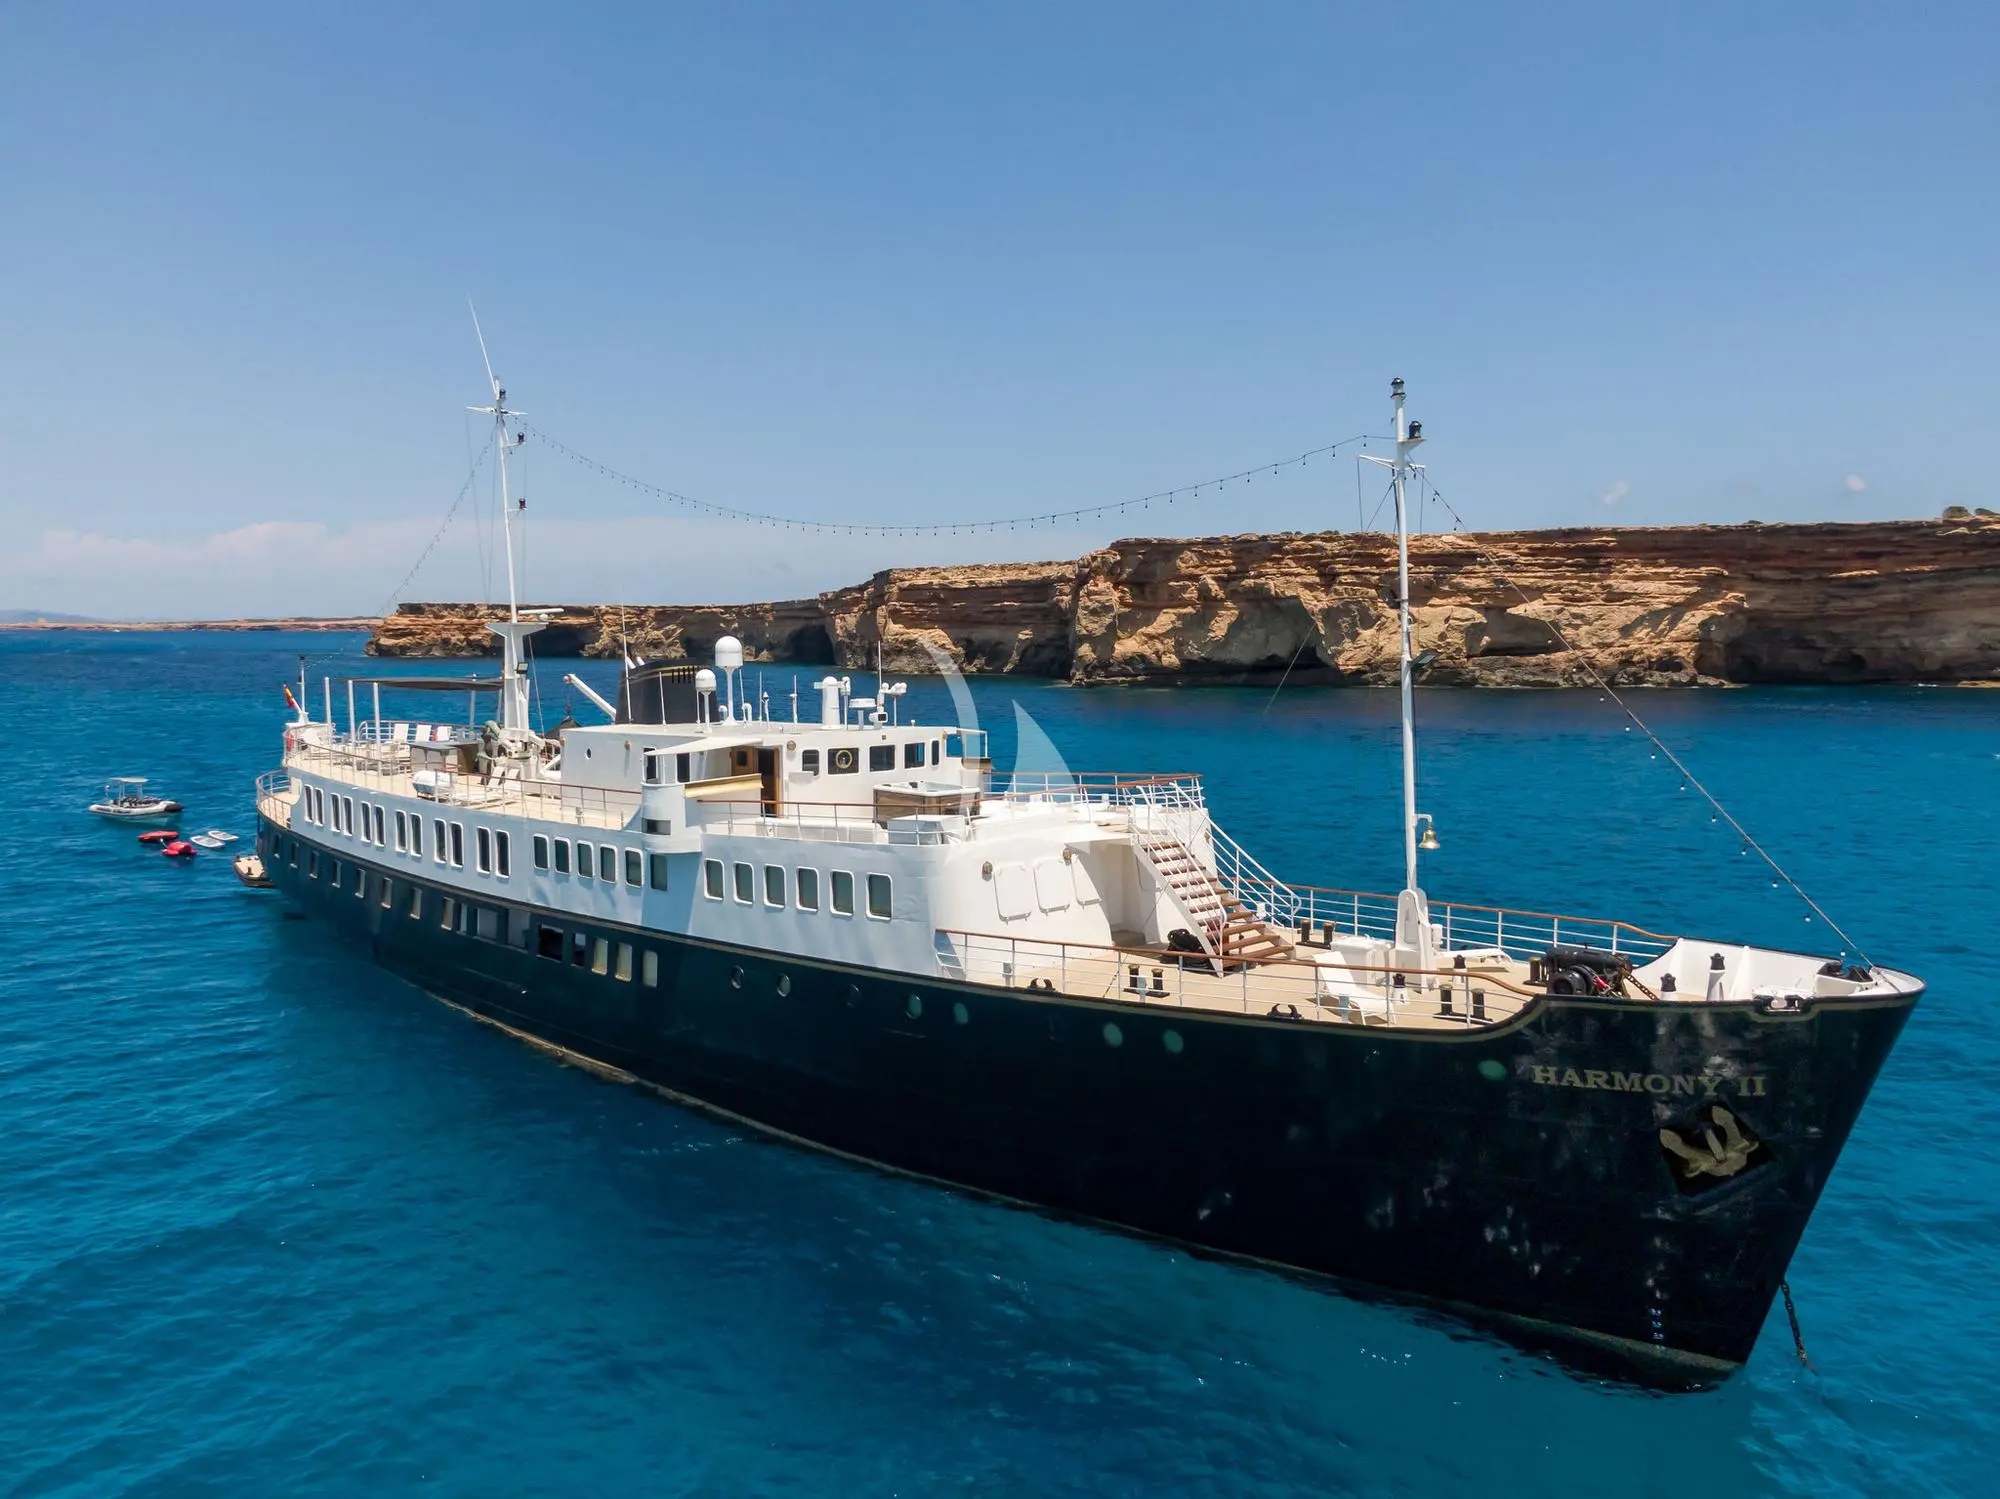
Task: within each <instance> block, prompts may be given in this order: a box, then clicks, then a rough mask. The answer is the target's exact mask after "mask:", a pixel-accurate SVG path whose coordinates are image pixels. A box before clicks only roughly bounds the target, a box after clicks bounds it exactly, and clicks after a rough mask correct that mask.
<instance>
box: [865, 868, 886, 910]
mask: <svg viewBox="0 0 2000 1499" xmlns="http://www.w3.org/2000/svg"><path fill="white" fill-rule="evenodd" d="M868 914H869V915H870V916H873V917H874V918H875V919H876V920H878V921H887V920H888V919H889V876H887V875H886V874H871V875H869V876H868Z"/></svg>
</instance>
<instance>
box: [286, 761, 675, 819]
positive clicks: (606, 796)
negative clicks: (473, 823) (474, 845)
mask: <svg viewBox="0 0 2000 1499" xmlns="http://www.w3.org/2000/svg"><path fill="white" fill-rule="evenodd" d="M285 763H286V766H287V768H288V769H289V770H296V771H304V772H307V773H310V774H312V775H316V776H319V777H320V778H322V779H324V780H327V781H330V782H336V783H338V784H340V785H342V786H351V787H353V788H354V789H355V790H356V791H357V792H371V791H372V792H381V793H383V794H385V795H390V796H412V797H416V798H417V799H419V800H421V801H426V802H432V803H435V804H437V805H439V806H448V807H475V808H480V809H483V810H486V811H491V812H499V813H503V814H508V815H512V816H518V817H530V818H536V819H540V820H543V821H547V822H555V823H564V824H568V825H570V826H579V827H595V828H623V827H628V826H630V825H631V823H632V822H633V820H634V819H635V818H637V817H638V816H639V809H640V803H641V799H642V798H641V794H640V793H639V792H637V791H615V790H605V789H603V788H600V787H595V786H572V785H569V784H568V783H566V782H563V781H531V780H524V779H523V778H521V777H520V776H518V775H515V774H512V773H505V772H503V773H498V774H491V775H481V774H479V773H478V772H477V771H462V770H443V769H439V770H420V771H419V774H418V775H415V776H413V775H412V774H411V771H412V766H411V763H410V760H409V751H408V749H407V748H406V747H403V746H398V745H396V744H393V743H390V744H378V745H372V746H357V745H349V744H345V743H338V744H331V745H329V744H316V743H304V744H300V745H299V746H298V747H297V748H295V749H294V750H293V751H292V752H291V753H290V754H289V755H288V756H287V757H286V762H285Z"/></svg>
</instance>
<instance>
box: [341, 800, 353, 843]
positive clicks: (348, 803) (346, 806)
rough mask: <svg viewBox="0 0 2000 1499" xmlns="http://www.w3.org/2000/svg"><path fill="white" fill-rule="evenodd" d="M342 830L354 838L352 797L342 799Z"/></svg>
mask: <svg viewBox="0 0 2000 1499" xmlns="http://www.w3.org/2000/svg"><path fill="white" fill-rule="evenodd" d="M340 830H341V832H343V833H345V834H347V836H348V837H350V838H352V837H353V836H354V798H353V797H351V796H343V797H342V798H341V799H340Z"/></svg>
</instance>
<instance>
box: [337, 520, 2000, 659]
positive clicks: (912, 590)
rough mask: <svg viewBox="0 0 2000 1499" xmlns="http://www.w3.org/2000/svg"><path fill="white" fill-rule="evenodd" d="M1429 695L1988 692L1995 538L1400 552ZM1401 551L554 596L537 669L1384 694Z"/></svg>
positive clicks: (1507, 541)
mask: <svg viewBox="0 0 2000 1499" xmlns="http://www.w3.org/2000/svg"><path fill="white" fill-rule="evenodd" d="M1410 594H1411V601H1412V607H1413V611H1414V616H1415V617H1414V623H1413V630H1414V635H1415V645H1416V649H1417V650H1419V651H1428V652H1432V653H1434V657H1435V659H1434V660H1433V662H1432V664H1431V666H1430V669H1429V672H1428V674H1427V675H1426V677H1425V680H1426V682H1429V683H1434V684H1454V683H1456V684H1464V685H1476V686H1559V685H1571V684H1579V683H1583V682H1586V681H1588V680H1590V671H1591V670H1592V669H1594V670H1595V671H1597V672H1599V673H1602V674H1603V676H1604V677H1605V678H1606V679H1607V680H1609V681H1611V682H1614V683H1618V684H1632V683H1643V684H1650V685H1696V684H1719V683H1729V682H1836V683H1838V682H1852V683H1860V682H1913V681H1924V682H1952V681H1972V680H1990V679H1993V678H2000V522H1996V521H1994V520H1992V519H1989V518H1985V517H1977V516H1975V517H1971V518H1969V519H1963V520H1958V519H1954V520H1951V521H1945V522H1938V521H1884V522H1873V523H1865V524H1843V525H1803V526H1761V525H1745V526H1685V527H1655V528H1643V529H1642V528H1631V529H1621V528H1610V529H1605V530H1582V529H1574V530H1559V531H1516V532H1493V533H1487V534H1481V535H1456V534H1454V535H1425V536H1418V537H1415V538H1413V539H1412V542H1411V558H1410ZM1395 598H1396V546H1395V538H1394V537H1392V536H1386V535H1382V534H1379V533H1355V534H1343V533H1339V532H1320V533H1299V534H1284V535H1272V536H1224V537H1206V538H1200V539H1195V540H1168V539H1152V540H1133V541H1120V542H1117V543H1115V544H1113V545H1112V546H1109V547H1106V548H1105V549H1103V550H1102V551H1098V552H1092V553H1090V554H1089V555H1088V556H1085V557H1083V558H1081V559H1080V560H1078V561H1076V562H1045V563H1024V564H991V565H981V566H969V567H941V568H897V569H892V570H889V571H886V572H881V573H877V574H876V575H875V576H874V577H873V578H871V579H869V580H868V581H867V582H866V583H862V584H858V585H856V586H854V587H852V588H844V589H836V590H834V591H832V592H829V593H825V594H822V595H820V596H819V597H818V598H817V599H802V600H791V601H788V602H784V603H775V604H750V605H741V606H720V605H703V606H693V607H665V606H641V607H629V608H625V609H623V610H620V609H618V608H616V607H607V606H601V605H584V606H571V607H567V608H564V609H563V611H562V613H561V616H560V617H559V618H558V619H557V620H555V621H554V622H552V623H551V625H550V628H549V630H548V631H547V632H546V634H544V635H543V636H541V637H540V638H539V640H538V645H539V646H540V648H541V650H542V651H543V652H544V653H546V654H548V655H570V654H581V655H597V656H613V657H615V656H616V655H617V654H618V650H619V642H620V638H621V632H622V635H623V638H624V639H625V640H626V641H628V642H629V644H630V648H631V649H632V651H633V652H634V654H638V655H644V656H646V657H647V658H649V659H676V658H682V657H687V658H696V659H706V658H707V656H708V654H709V652H710V651H711V650H712V649H713V647H714V642H715V639H716V637H717V636H719V635H723V634H729V633H733V634H736V635H738V636H739V637H740V638H741V639H742V640H743V642H744V649H745V654H746V655H747V656H748V657H750V658H752V659H755V660H776V661H793V662H800V663H811V664H819V663H826V664H837V665H840V666H843V667H847V668H861V667H865V666H868V665H871V664H872V663H873V661H874V658H875V652H876V647H877V646H878V645H879V646H880V647H881V649H882V655H883V661H884V665H885V667H886V668H888V669H890V670H894V671H904V672H922V671H928V670H932V669H934V660H935V657H934V656H933V655H932V652H933V651H935V652H936V653H938V654H940V655H942V656H943V657H944V658H945V659H947V660H950V661H951V662H953V663H954V664H956V665H958V666H959V667H961V668H962V669H964V670H966V671H969V672H1013V673H1020V674H1025V675H1036V676H1066V677H1068V678H1070V679H1071V680H1072V681H1075V682H1079V683H1096V682H1159V681H1179V682H1204V681H1206V682H1241V681H1254V680H1272V679H1275V678H1277V677H1279V676H1286V675H1288V676H1289V678H1290V679H1292V680H1294V681H1299V682H1308V681H1321V682H1352V683H1384V682H1393V681H1394V680H1395V678H1396V674H1397V642H1396V633H1397V631H1396V608H1395ZM498 613H499V611H497V610H495V609H491V608H488V607H483V606H475V605H452V604H407V605H404V606H403V607H402V608H401V609H399V610H398V611H397V613H396V614H395V615H393V616H391V617H390V618H388V619H386V620H384V621H382V623H381V625H380V627H379V628H378V630H377V633H376V636H375V638H374V640H373V641H372V642H371V644H370V649H371V650H372V651H374V652H376V653H378V654H381V655H488V654H492V645H491V642H492V640H493V637H492V636H491V635H489V634H487V633H486V631H485V629H484V622H485V621H486V620H487V619H490V618H495V617H497V616H498Z"/></svg>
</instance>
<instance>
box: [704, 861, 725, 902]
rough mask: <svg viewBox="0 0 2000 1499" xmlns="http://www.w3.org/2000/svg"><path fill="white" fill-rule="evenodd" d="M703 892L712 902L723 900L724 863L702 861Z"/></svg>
mask: <svg viewBox="0 0 2000 1499" xmlns="http://www.w3.org/2000/svg"><path fill="white" fill-rule="evenodd" d="M701 890H702V894H704V895H706V896H707V897H708V898H709V899H710V900H721V899H722V861H721V860H720V859H703V860H702V861H701Z"/></svg>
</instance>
